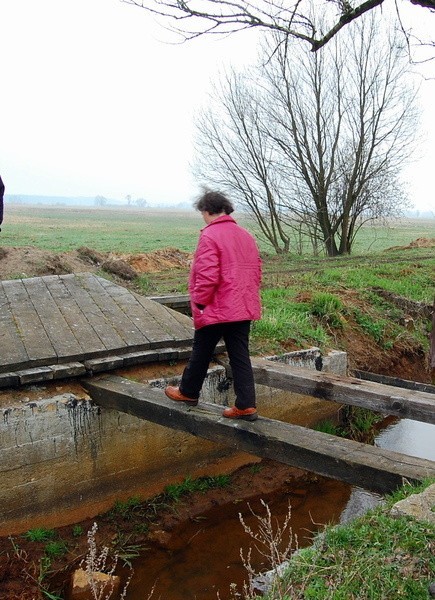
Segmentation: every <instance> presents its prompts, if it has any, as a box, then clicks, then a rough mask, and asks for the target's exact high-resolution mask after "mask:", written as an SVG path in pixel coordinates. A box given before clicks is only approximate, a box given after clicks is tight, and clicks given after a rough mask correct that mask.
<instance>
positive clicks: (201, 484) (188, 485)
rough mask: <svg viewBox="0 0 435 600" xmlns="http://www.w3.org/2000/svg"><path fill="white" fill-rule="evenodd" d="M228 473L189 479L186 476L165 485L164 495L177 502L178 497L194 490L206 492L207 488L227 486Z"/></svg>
mask: <svg viewBox="0 0 435 600" xmlns="http://www.w3.org/2000/svg"><path fill="white" fill-rule="evenodd" d="M230 482H231V478H230V476H229V475H217V476H215V477H199V478H198V479H191V478H190V477H186V478H185V479H184V480H183V481H182V482H181V483H174V484H171V485H167V486H166V487H165V489H164V496H165V498H166V499H167V500H168V501H171V502H178V501H179V500H180V498H182V497H183V496H186V495H188V494H193V493H194V492H203V493H204V492H207V491H208V490H212V489H216V488H222V487H227V486H228V485H230Z"/></svg>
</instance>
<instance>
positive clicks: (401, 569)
mask: <svg viewBox="0 0 435 600" xmlns="http://www.w3.org/2000/svg"><path fill="white" fill-rule="evenodd" d="M429 483H430V482H426V483H425V484H423V485H421V486H419V487H418V488H413V487H412V486H407V488H404V489H402V490H401V491H400V495H399V494H395V495H394V496H391V497H390V498H388V499H387V502H386V504H385V505H382V506H380V507H378V508H377V509H375V510H373V511H370V512H369V513H367V514H366V515H364V516H363V517H360V518H358V519H356V520H354V521H352V522H351V523H347V524H345V525H339V526H335V527H329V528H326V530H325V531H324V532H323V533H322V534H321V535H320V536H318V538H317V539H316V540H315V543H314V545H313V546H311V547H310V548H306V549H303V550H301V551H300V552H299V553H298V554H296V555H294V557H293V558H292V560H291V562H290V564H289V568H288V570H287V571H286V573H285V576H284V581H285V582H286V588H287V592H286V593H287V594H288V595H285V596H282V598H283V599H284V598H286V599H288V600H290V599H292V600H294V599H297V598H300V599H304V600H308V599H315V600H384V599H385V598H406V599H410V598H412V599H413V600H420V599H421V600H427V598H428V597H429V595H428V587H429V585H430V583H431V582H432V581H433V573H434V571H435V553H434V546H435V532H434V527H433V525H431V524H429V523H427V522H422V521H416V520H414V519H412V518H410V517H405V516H401V517H392V516H390V514H389V510H390V508H391V506H392V504H393V503H394V502H395V501H397V500H398V499H400V498H401V497H404V496H406V495H409V494H410V493H414V492H416V491H421V490H422V489H423V488H424V487H425V486H427V485H429ZM270 600H272V599H271V598H270Z"/></svg>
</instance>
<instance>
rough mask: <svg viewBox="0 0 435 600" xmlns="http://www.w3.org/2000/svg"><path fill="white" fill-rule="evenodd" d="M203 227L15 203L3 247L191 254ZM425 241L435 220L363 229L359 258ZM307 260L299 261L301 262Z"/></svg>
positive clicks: (183, 220) (185, 218)
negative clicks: (173, 249) (170, 250)
mask: <svg viewBox="0 0 435 600" xmlns="http://www.w3.org/2000/svg"><path fill="white" fill-rule="evenodd" d="M235 216H236V219H237V220H238V221H239V222H240V224H242V225H244V226H246V227H247V228H248V229H249V230H251V231H252V232H253V233H255V234H257V237H258V240H259V245H260V248H261V250H262V251H263V252H270V246H269V245H268V244H267V243H265V242H264V241H263V240H262V239H261V235H259V231H258V227H257V225H256V224H255V223H254V222H253V221H252V219H250V218H249V217H247V216H246V215H244V214H243V213H237V214H236V215H235ZM202 226H203V222H202V219H201V216H200V215H199V213H197V212H195V211H194V210H193V209H192V210H191V211H189V210H187V211H181V210H158V209H145V210H137V209H126V208H125V207H124V208H122V209H114V208H74V207H58V206H54V207H48V206H39V205H28V206H25V205H13V204H10V205H8V206H7V207H6V210H5V220H4V224H3V226H2V245H4V246H37V247H38V248H44V249H47V250H55V251H66V250H72V249H76V248H79V247H80V246H89V247H91V248H94V249H95V250H100V251H114V252H149V251H151V250H156V249H159V248H165V247H176V248H179V249H180V250H185V251H188V252H191V251H192V250H193V249H194V248H195V245H196V241H197V238H198V234H199V230H200V229H201V227H202ZM290 234H291V235H292V233H291V231H290ZM419 237H427V238H435V219H404V220H401V221H393V222H392V223H391V224H390V225H383V226H378V227H363V228H362V229H361V230H360V232H359V233H358V237H357V240H356V243H355V246H354V252H353V254H355V255H358V254H361V253H364V254H367V253H370V254H371V253H376V252H381V251H382V250H384V249H385V248H389V247H391V246H401V245H406V244H409V243H410V242H411V241H413V240H415V239H416V238H419ZM296 247H297V246H296V240H293V242H292V247H291V248H292V255H293V256H295V255H296ZM429 251H430V250H429ZM304 255H305V256H306V255H308V256H311V251H310V248H309V246H306V252H305V253H304ZM303 259H304V257H302V256H300V257H299V260H300V261H302V260H303ZM317 260H318V259H317ZM332 260H334V259H332ZM314 262H316V259H314Z"/></svg>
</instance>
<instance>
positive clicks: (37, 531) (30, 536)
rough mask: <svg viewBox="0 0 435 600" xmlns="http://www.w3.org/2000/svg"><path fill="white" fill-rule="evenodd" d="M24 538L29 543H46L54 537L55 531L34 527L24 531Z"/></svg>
mask: <svg viewBox="0 0 435 600" xmlns="http://www.w3.org/2000/svg"><path fill="white" fill-rule="evenodd" d="M24 537H25V538H26V539H27V540H29V541H30V542H47V541H48V540H52V539H54V538H55V537H56V531H55V530H54V529H46V528H45V527H36V528H34V529H29V531H26V533H25V534H24Z"/></svg>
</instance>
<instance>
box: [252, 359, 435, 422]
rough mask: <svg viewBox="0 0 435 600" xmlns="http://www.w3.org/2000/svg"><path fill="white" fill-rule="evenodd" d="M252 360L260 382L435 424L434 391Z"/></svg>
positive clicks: (256, 380) (256, 379)
mask: <svg viewBox="0 0 435 600" xmlns="http://www.w3.org/2000/svg"><path fill="white" fill-rule="evenodd" d="M251 362H252V368H253V370H254V377H255V382H256V383H259V384H263V385H267V386H269V387H273V388H279V389H282V390H288V391H291V392H295V393H298V394H306V395H307V396H313V397H314V398H322V399H323V400H331V401H332V402H338V403H339V404H350V405H352V406H361V407H364V408H368V409H370V410H374V411H376V412H381V413H383V414H385V415H394V416H396V417H401V418H407V419H414V420H416V421H423V422H424V423H432V424H435V397H434V396H433V394H428V393H426V392H419V391H416V390H406V389H401V388H397V387H393V386H388V385H382V384H379V383H374V382H371V381H362V380H361V379H355V378H354V377H342V376H340V375H334V374H331V373H322V372H319V371H311V370H309V369H303V368H301V367H290V366H289V365H284V364H280V363H278V362H275V361H269V360H265V359H261V358H260V359H259V358H252V359H251Z"/></svg>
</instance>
